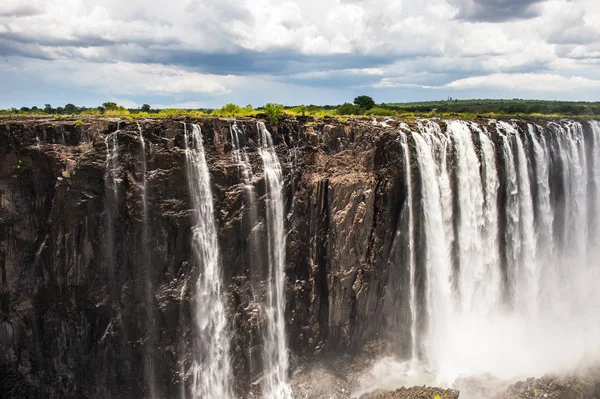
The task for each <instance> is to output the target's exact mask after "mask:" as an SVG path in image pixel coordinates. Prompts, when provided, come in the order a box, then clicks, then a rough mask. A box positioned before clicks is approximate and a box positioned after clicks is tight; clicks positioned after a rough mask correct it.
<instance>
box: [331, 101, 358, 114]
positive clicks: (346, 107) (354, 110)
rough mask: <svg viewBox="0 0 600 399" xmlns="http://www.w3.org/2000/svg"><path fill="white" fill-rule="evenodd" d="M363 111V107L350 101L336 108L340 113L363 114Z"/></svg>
mask: <svg viewBox="0 0 600 399" xmlns="http://www.w3.org/2000/svg"><path fill="white" fill-rule="evenodd" d="M363 112H364V110H363V109H362V107H360V106H359V105H354V104H350V103H344V104H342V105H340V106H339V107H337V109H336V113H337V114H338V115H361V114H362V113H363Z"/></svg>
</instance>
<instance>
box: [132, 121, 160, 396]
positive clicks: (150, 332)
mask: <svg viewBox="0 0 600 399" xmlns="http://www.w3.org/2000/svg"><path fill="white" fill-rule="evenodd" d="M137 127H138V138H139V140H140V146H141V151H140V174H141V177H142V184H141V186H140V197H141V198H140V199H141V205H142V237H141V245H142V257H141V259H142V265H143V266H144V267H145V268H147V271H146V273H145V277H144V278H145V286H144V291H145V292H144V297H145V299H146V303H145V308H146V334H147V337H148V338H147V340H146V343H145V345H146V350H145V361H144V375H145V378H146V387H147V389H148V397H149V398H150V399H154V398H157V397H158V396H157V392H156V376H155V364H154V356H153V355H154V352H155V350H156V345H157V342H158V337H157V328H156V316H155V314H154V288H153V287H152V279H151V276H150V272H151V270H152V269H151V262H150V242H149V237H148V228H149V224H148V198H147V191H148V190H147V178H146V171H147V168H148V167H147V164H146V142H145V141H144V134H143V131H142V126H141V125H140V124H139V123H138V124H137Z"/></svg>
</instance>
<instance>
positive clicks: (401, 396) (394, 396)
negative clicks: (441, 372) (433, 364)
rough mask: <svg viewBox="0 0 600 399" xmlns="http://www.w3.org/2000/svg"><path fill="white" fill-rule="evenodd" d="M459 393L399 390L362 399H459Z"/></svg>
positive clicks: (424, 388)
mask: <svg viewBox="0 0 600 399" xmlns="http://www.w3.org/2000/svg"><path fill="white" fill-rule="evenodd" d="M458 395H459V392H458V391H456V390H454V389H440V388H433V387H425V386H423V387H412V388H398V389H396V390H395V391H381V390H380V391H375V392H372V393H368V394H364V395H362V396H361V397H360V399H458Z"/></svg>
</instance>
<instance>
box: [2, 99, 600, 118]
mask: <svg viewBox="0 0 600 399" xmlns="http://www.w3.org/2000/svg"><path fill="white" fill-rule="evenodd" d="M261 114H266V116H267V117H268V118H269V119H271V120H272V121H274V122H276V121H278V120H279V119H280V118H281V117H283V116H284V115H288V116H310V117H313V118H324V117H340V118H341V117H348V116H394V117H402V118H413V117H461V118H476V117H493V118H496V117H503V116H504V117H506V116H509V117H511V116H514V117H519V116H527V117H538V118H561V117H578V118H594V117H599V118H600V102H569V101H543V100H519V99H514V100H454V99H448V100H445V101H429V102H414V103H387V104H383V103H382V104H378V105H375V106H374V107H373V108H371V109H364V108H361V107H360V106H358V105H355V104H350V103H345V104H342V105H325V106H316V105H309V106H305V105H300V106H283V105H281V104H266V105H265V106H264V107H260V108H253V107H252V106H251V105H247V106H246V107H239V106H237V105H235V104H227V105H225V106H223V107H221V108H219V109H176V108H169V109H151V108H150V107H149V106H148V105H144V106H143V107H141V108H137V109H135V108H132V109H126V108H125V107H122V106H119V105H117V104H115V103H104V104H103V105H102V106H100V107H97V108H85V107H77V106H75V105H73V104H67V105H66V106H65V107H57V108H53V107H51V106H50V105H49V104H46V106H45V107H44V108H38V107H32V108H28V107H22V108H20V109H16V108H12V109H8V110H0V115H4V116H12V117H15V116H16V117H19V116H48V115H53V116H54V117H55V118H57V119H61V118H63V117H67V116H95V117H102V116H104V117H121V118H168V117H183V116H188V117H192V118H200V117H237V118H241V117H254V116H257V115H261Z"/></svg>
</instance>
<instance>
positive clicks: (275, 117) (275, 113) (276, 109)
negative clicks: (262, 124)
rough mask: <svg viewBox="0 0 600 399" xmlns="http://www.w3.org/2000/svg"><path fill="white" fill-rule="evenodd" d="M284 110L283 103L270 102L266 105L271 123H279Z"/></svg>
mask: <svg viewBox="0 0 600 399" xmlns="http://www.w3.org/2000/svg"><path fill="white" fill-rule="evenodd" d="M284 110H285V107H284V106H283V105H282V104H273V103H268V104H266V105H265V112H266V114H267V117H268V118H269V120H270V121H271V123H279V120H280V119H281V117H282V116H283V112H284Z"/></svg>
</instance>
